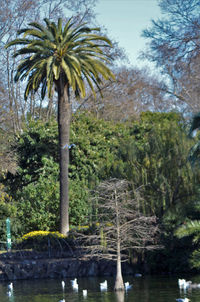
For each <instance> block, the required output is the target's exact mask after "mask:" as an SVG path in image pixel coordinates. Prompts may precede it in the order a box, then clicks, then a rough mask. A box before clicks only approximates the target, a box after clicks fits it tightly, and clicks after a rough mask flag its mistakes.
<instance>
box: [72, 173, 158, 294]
mask: <svg viewBox="0 0 200 302" xmlns="http://www.w3.org/2000/svg"><path fill="white" fill-rule="evenodd" d="M130 189H131V187H130V183H129V182H128V181H126V180H119V179H111V180H109V181H104V182H102V183H101V184H100V185H99V186H98V188H97V190H96V191H95V197H94V200H93V202H94V203H95V204H96V206H95V209H96V211H97V217H98V218H97V217H96V221H95V223H94V225H95V228H94V229H95V231H94V232H93V233H92V234H91V235H85V234H83V233H78V234H76V235H77V238H78V240H77V242H79V244H80V243H81V249H83V250H84V251H85V256H88V257H98V258H103V259H109V260H111V259H112V260H115V261H116V267H117V268H116V280H115V290H116V291H120V290H124V284H123V278H122V270H121V262H122V261H127V260H128V258H129V254H128V250H129V249H155V248H156V247H158V246H157V245H156V236H157V234H158V226H157V224H156V217H152V216H151V217H147V216H144V215H143V214H142V213H141V212H140V199H141V198H142V197H141V195H140V188H138V189H136V190H130Z"/></svg>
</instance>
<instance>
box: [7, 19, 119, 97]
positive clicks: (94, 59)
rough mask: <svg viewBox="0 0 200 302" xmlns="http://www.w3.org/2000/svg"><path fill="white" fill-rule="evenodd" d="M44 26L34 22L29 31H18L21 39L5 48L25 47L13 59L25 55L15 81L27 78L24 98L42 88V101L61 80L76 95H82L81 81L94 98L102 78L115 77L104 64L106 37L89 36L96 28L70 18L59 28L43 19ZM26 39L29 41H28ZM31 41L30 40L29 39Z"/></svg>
mask: <svg viewBox="0 0 200 302" xmlns="http://www.w3.org/2000/svg"><path fill="white" fill-rule="evenodd" d="M44 21H45V23H46V27H45V26H43V25H41V24H39V23H36V22H33V23H30V24H29V26H30V28H25V29H21V30H20V31H18V34H19V35H21V34H23V37H22V38H18V39H15V40H13V41H11V42H9V43H8V44H7V45H6V48H8V47H10V46H12V45H24V47H22V48H20V49H19V50H17V51H16V52H15V54H14V56H15V57H17V56H19V55H22V56H25V57H24V59H23V60H22V61H21V63H20V64H19V65H18V68H17V73H16V75H15V81H18V80H19V79H21V80H23V79H25V78H28V83H27V86H26V90H25V98H27V97H28V95H29V93H30V91H34V92H36V91H37V90H38V88H39V87H40V86H41V95H42V98H44V96H45V94H46V90H47V91H48V96H49V97H50V96H51V93H52V86H53V83H55V84H56V85H58V80H59V78H60V77H64V82H65V83H66V84H67V85H68V87H71V88H72V89H73V91H74V92H75V94H76V96H81V97H84V96H85V85H84V80H86V82H87V83H88V84H89V86H90V88H91V90H92V91H93V93H94V95H95V90H94V86H97V87H98V88H99V84H101V77H100V75H101V76H102V77H103V78H104V79H109V78H114V75H113V73H112V72H111V71H110V69H109V68H108V67H107V66H106V65H105V63H107V62H108V60H109V58H108V56H106V55H105V54H104V53H103V50H102V48H103V47H108V46H111V42H110V40H109V39H107V38H106V37H103V36H100V35H97V34H94V33H92V32H93V31H99V29H98V28H89V27H87V26H86V25H85V24H81V25H79V26H75V24H74V23H73V22H72V19H69V21H68V22H67V23H66V25H65V26H64V27H63V26H62V19H59V20H58V23H57V24H55V23H54V22H50V21H49V20H48V19H44ZM27 37H29V38H27ZM30 37H31V38H32V39H31V38H30Z"/></svg>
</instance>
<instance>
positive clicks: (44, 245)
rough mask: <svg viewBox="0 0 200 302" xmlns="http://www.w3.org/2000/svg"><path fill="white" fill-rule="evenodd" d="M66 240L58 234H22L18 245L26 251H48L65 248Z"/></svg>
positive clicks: (39, 232)
mask: <svg viewBox="0 0 200 302" xmlns="http://www.w3.org/2000/svg"><path fill="white" fill-rule="evenodd" d="M66 240H67V236H65V235H63V234H61V233H59V232H50V231H32V232H29V233H27V234H24V235H23V236H22V237H21V238H20V239H19V241H18V243H19V244H20V245H21V246H22V247H23V248H26V249H27V248H28V249H32V250H36V251H49V249H51V250H59V249H64V248H66Z"/></svg>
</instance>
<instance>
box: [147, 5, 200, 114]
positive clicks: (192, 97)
mask: <svg viewBox="0 0 200 302" xmlns="http://www.w3.org/2000/svg"><path fill="white" fill-rule="evenodd" d="M159 6H160V8H161V11H162V17H161V18H160V19H158V20H153V21H152V26H151V27H149V28H147V29H145V30H144V31H143V36H144V37H145V38H146V39H147V41H148V44H147V46H148V47H147V50H146V51H145V52H143V54H142V58H147V59H148V60H150V61H152V62H155V63H156V65H157V66H158V67H159V68H160V70H161V71H162V72H163V74H165V75H167V78H168V85H167V86H168V87H165V88H166V90H165V91H166V92H167V93H168V94H169V95H171V96H173V97H174V99H175V100H177V102H178V105H179V108H181V109H182V110H184V109H187V110H188V111H190V112H191V111H192V112H195V111H198V110H199V100H197V95H198V94H199V89H198V88H197V87H196V81H197V79H198V81H199V55H200V38H199V37H200V35H199V34H200V19H199V13H200V1H199V0H159ZM197 66H198V67H197ZM194 74H195V76H194Z"/></svg>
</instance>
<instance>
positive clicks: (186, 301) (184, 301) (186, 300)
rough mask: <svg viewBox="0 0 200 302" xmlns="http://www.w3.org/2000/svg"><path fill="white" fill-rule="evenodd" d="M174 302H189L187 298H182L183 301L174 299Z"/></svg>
mask: <svg viewBox="0 0 200 302" xmlns="http://www.w3.org/2000/svg"><path fill="white" fill-rule="evenodd" d="M176 301H177V302H189V301H190V299H188V298H183V299H181V298H179V299H176Z"/></svg>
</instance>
